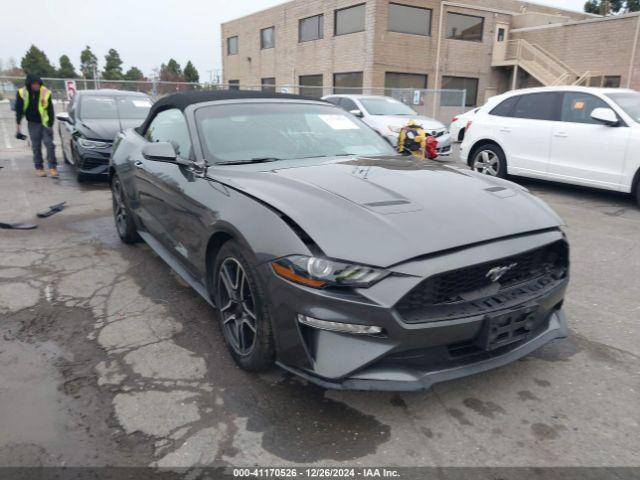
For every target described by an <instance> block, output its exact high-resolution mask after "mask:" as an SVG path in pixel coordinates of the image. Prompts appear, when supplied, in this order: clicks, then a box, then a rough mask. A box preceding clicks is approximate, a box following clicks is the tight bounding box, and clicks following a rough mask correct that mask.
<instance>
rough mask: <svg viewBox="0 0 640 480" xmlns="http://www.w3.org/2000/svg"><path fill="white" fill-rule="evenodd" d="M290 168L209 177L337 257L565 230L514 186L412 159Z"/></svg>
mask: <svg viewBox="0 0 640 480" xmlns="http://www.w3.org/2000/svg"><path fill="white" fill-rule="evenodd" d="M262 166H263V167H267V165H262ZM287 167H288V168H276V169H271V170H262V171H247V170H246V169H245V168H242V167H234V168H229V169H224V170H223V169H217V170H218V171H217V174H216V175H214V176H213V178H215V179H217V180H220V181H222V182H223V183H226V184H227V185H229V186H230V187H232V188H235V189H237V190H240V191H243V192H245V193H246V194H248V195H251V196H253V197H255V198H258V199H259V200H261V201H263V202H265V203H267V204H269V205H271V206H273V207H274V208H276V209H278V210H280V211H281V212H283V213H285V214H286V215H287V216H289V217H290V218H291V219H292V220H293V221H294V222H296V223H297V224H298V225H299V226H300V227H301V228H302V229H303V230H304V231H305V232H306V233H307V234H308V235H309V236H310V237H311V238H312V239H313V241H314V242H315V243H316V244H317V245H318V246H319V247H320V248H321V249H322V251H323V252H324V253H325V254H326V255H327V256H328V257H331V258H334V259H341V260H349V261H353V262H360V263H364V264H368V265H377V266H381V267H387V266H390V265H393V264H396V263H400V262H402V261H404V260H408V259H411V258H414V257H418V256H421V255H426V254H431V253H435V252H439V251H443V250H447V249H451V248H456V247H461V246H465V245H469V244H474V243H478V242H484V241H488V240H494V239H498V238H503V237H507V236H511V235H517V234H522V233H526V232H532V231H536V230H541V229H547V228H553V227H557V226H559V225H561V224H562V221H561V220H560V218H559V217H558V216H557V215H556V214H555V213H554V212H553V211H552V210H551V209H550V208H549V207H548V206H547V205H546V204H545V203H544V202H542V201H541V200H539V199H537V198H535V197H533V196H532V195H530V194H529V193H528V192H527V191H526V190H524V189H523V188H522V187H519V186H518V185H515V184H513V183H511V182H507V181H505V180H501V179H496V178H493V177H488V176H486V175H480V174H477V173H476V172H473V171H471V170H461V169H456V168H452V167H448V166H444V165H441V164H438V163H436V162H430V161H422V160H418V159H414V157H401V156H390V157H384V158H381V157H375V158H373V157H371V158H367V157H361V158H356V159H348V160H333V161H327V162H324V163H321V164H313V165H308V164H307V165H294V166H291V165H287Z"/></svg>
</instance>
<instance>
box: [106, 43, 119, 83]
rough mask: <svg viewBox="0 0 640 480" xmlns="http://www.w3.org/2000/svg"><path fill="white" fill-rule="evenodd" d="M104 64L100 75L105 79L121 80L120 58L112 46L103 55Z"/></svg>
mask: <svg viewBox="0 0 640 480" xmlns="http://www.w3.org/2000/svg"><path fill="white" fill-rule="evenodd" d="M104 60H105V64H104V70H103V71H102V77H103V78H104V79H105V80H122V59H121V58H120V54H119V53H118V51H117V50H116V49H114V48H111V49H109V52H107V54H106V55H105V56H104Z"/></svg>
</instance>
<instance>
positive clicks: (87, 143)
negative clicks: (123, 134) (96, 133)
mask: <svg viewBox="0 0 640 480" xmlns="http://www.w3.org/2000/svg"><path fill="white" fill-rule="evenodd" d="M78 143H79V144H80V146H81V147H84V148H109V147H110V146H111V143H108V142H98V141H96V140H87V139H86V138H81V139H79V140H78Z"/></svg>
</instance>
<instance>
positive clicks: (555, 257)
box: [110, 91, 569, 390]
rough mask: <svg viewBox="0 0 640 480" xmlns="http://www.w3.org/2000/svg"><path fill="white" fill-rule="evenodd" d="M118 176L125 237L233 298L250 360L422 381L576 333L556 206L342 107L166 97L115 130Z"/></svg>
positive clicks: (231, 316) (224, 308)
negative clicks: (397, 144) (430, 154)
mask: <svg viewBox="0 0 640 480" xmlns="http://www.w3.org/2000/svg"><path fill="white" fill-rule="evenodd" d="M110 181H111V188H112V191H113V211H114V215H115V220H116V226H117V230H118V234H119V235H120V238H121V239H122V240H123V241H124V242H127V243H131V242H135V241H137V240H139V239H140V238H141V239H142V240H144V241H145V242H146V243H148V244H149V245H150V246H151V248H152V249H153V250H155V251H156V252H157V253H158V254H159V255H160V256H161V257H162V258H163V259H164V260H165V261H166V262H167V263H168V264H169V265H170V266H171V267H172V268H173V269H174V270H175V271H176V272H178V273H179V274H180V275H181V276H182V277H184V279H185V280H186V281H188V282H189V283H190V284H191V285H192V286H193V288H195V289H196V290H197V291H198V292H199V293H200V294H201V295H202V296H203V297H204V298H205V299H206V300H207V301H208V302H209V303H210V304H211V305H212V306H214V307H215V308H216V309H217V310H218V312H219V315H218V317H219V322H220V327H221V331H222V334H223V335H224V339H225V342H226V344H227V345H228V347H229V350H230V352H231V355H232V356H233V358H234V359H235V360H236V362H237V363H238V364H239V365H240V366H241V367H243V368H245V369H247V370H253V371H259V370H264V369H266V368H269V367H270V366H271V365H272V364H273V363H274V362H275V363H277V364H278V365H279V366H280V367H282V368H284V369H286V370H288V371H290V372H293V373H295V374H297V375H300V376H302V377H305V378H307V379H309V380H310V381H312V382H315V383H318V384H320V385H323V386H326V387H333V388H355V389H393V390H414V389H422V388H428V387H429V386H430V385H431V384H433V383H435V382H439V381H443V380H446V379H451V378H457V377H461V376H464V375H469V374H472V373H477V372H481V371H484V370H487V369H490V368H494V367H497V366H500V365H504V364H507V363H509V362H512V361H514V360H516V359H517V358H520V357H522V356H523V355H526V354H528V353H529V352H531V351H533V350H534V349H536V348H538V347H540V346H542V345H544V344H545V343H547V342H549V341H550V340H552V339H555V338H560V337H564V336H566V335H567V325H566V320H565V317H564V314H563V311H562V301H563V297H564V293H565V289H566V286H567V281H568V263H569V260H568V245H567V242H566V239H565V236H564V234H563V232H562V231H561V230H560V225H561V220H560V219H559V218H558V217H557V216H556V215H555V214H554V213H553V211H551V210H550V209H549V208H548V207H547V206H546V205H545V204H544V203H543V202H541V201H540V200H538V199H537V198H535V197H533V196H532V195H530V194H529V193H528V192H527V191H526V190H525V189H523V188H522V187H519V186H517V185H515V184H513V183H510V182H508V181H505V180H501V179H498V178H492V177H488V176H486V175H480V174H477V173H475V172H472V171H467V170H460V169H456V168H452V167H448V166H443V165H442V164H438V163H433V162H430V161H422V160H419V159H417V158H415V157H408V156H401V155H397V154H396V153H395V152H394V150H393V149H392V148H391V147H390V146H389V145H388V144H387V142H386V141H385V140H383V139H382V138H381V137H379V136H378V135H377V134H376V133H375V132H374V131H373V130H371V129H370V128H369V127H367V126H366V125H365V124H364V123H362V122H361V121H360V120H359V119H358V118H356V117H354V116H352V115H350V114H349V113H347V112H345V111H344V110H341V109H339V108H337V107H335V106H333V105H330V104H328V103H325V102H322V101H317V100H312V99H305V98H302V97H297V96H291V95H280V94H266V93H260V92H243V91H236V92H198V93H191V94H176V95H171V96H168V97H165V98H164V99H161V100H159V101H158V102H157V103H155V104H154V106H153V107H152V108H151V111H150V112H149V116H148V117H147V119H146V121H145V122H144V123H143V125H142V126H140V127H138V128H136V129H133V130H128V131H126V132H125V133H123V134H120V136H119V137H118V138H117V140H116V143H115V147H114V152H113V155H112V159H111V165H110Z"/></svg>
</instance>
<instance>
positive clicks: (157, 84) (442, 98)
mask: <svg viewBox="0 0 640 480" xmlns="http://www.w3.org/2000/svg"><path fill="white" fill-rule="evenodd" d="M43 81H44V83H45V85H46V86H47V88H49V89H50V90H51V91H52V95H53V99H54V100H55V101H56V103H62V105H61V107H62V108H63V109H64V104H65V103H66V102H67V101H68V95H67V81H68V80H67V79H64V78H44V79H43ZM22 85H24V78H22V77H1V76H0V100H2V99H8V100H9V101H11V102H13V100H14V99H15V96H16V90H17V88H19V87H21V86H22ZM75 88H76V89H77V90H93V89H115V90H127V91H136V92H143V93H146V94H147V95H149V96H150V97H151V98H153V99H157V98H160V97H162V96H164V95H168V94H171V93H176V92H191V91H199V90H227V89H229V90H234V89H235V90H240V89H242V90H262V91H270V92H281V93H291V94H299V95H304V96H308V97H317V98H320V97H323V96H326V95H332V94H365V95H385V96H389V97H393V98H395V99H397V100H400V101H401V102H403V103H405V104H406V105H408V106H410V107H411V108H412V109H413V110H414V111H415V112H416V113H417V114H418V115H422V116H427V117H432V118H436V119H438V120H440V121H441V122H443V123H445V124H448V123H449V122H450V121H451V119H452V118H453V117H454V116H455V115H458V114H460V113H463V112H465V111H466V110H468V109H469V108H470V107H468V106H466V91H465V90H433V89H411V88H362V87H339V88H338V87H325V86H321V85H273V84H270V85H258V86H256V85H245V84H239V83H234V84H225V85H221V84H207V83H189V82H165V81H153V80H144V81H128V80H102V79H101V80H85V79H76V80H75Z"/></svg>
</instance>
